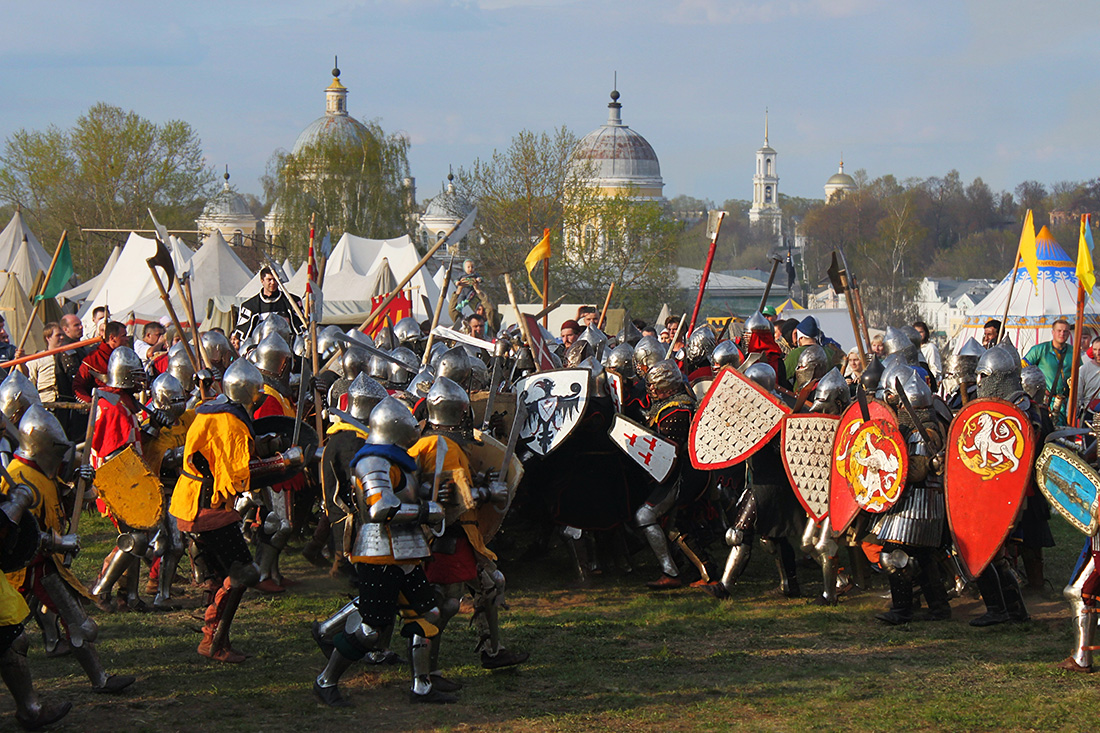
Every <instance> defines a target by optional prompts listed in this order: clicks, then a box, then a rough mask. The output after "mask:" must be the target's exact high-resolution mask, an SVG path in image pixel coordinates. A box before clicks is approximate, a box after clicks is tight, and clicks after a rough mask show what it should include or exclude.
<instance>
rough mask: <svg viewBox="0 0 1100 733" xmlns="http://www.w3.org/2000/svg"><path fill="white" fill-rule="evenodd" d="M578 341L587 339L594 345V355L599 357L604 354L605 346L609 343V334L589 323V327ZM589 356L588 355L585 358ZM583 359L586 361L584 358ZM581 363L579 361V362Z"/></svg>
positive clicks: (586, 340)
mask: <svg viewBox="0 0 1100 733" xmlns="http://www.w3.org/2000/svg"><path fill="white" fill-rule="evenodd" d="M577 341H585V342H587V343H589V344H590V345H591V346H592V356H595V357H596V358H597V359H599V358H600V357H602V356H603V350H604V347H605V346H606V345H607V335H606V334H605V333H604V332H603V331H601V330H600V329H598V328H596V327H595V326H593V325H592V324H591V323H590V324H588V328H586V329H584V331H582V332H581V335H580V336H579V337H578V338H577ZM587 358H588V357H587V356H586V357H585V359H587ZM581 361H584V359H582V360H581ZM578 363H579V362H578Z"/></svg>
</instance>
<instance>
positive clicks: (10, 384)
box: [0, 369, 42, 425]
mask: <svg viewBox="0 0 1100 733" xmlns="http://www.w3.org/2000/svg"><path fill="white" fill-rule="evenodd" d="M41 404H42V397H41V396H40V395H39V394H38V389H37V388H36V387H35V386H34V384H33V383H32V382H31V380H29V379H27V378H26V377H25V376H23V372H21V371H19V370H18V369H12V370H11V371H10V372H8V376H6V377H4V381H3V382H0V412H2V413H4V414H5V415H7V417H8V419H9V420H11V421H12V424H14V425H18V424H19V421H20V420H21V419H22V418H23V414H24V413H25V412H26V411H27V409H28V408H29V407H30V406H31V405H41Z"/></svg>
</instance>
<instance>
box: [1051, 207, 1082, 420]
mask: <svg viewBox="0 0 1100 733" xmlns="http://www.w3.org/2000/svg"><path fill="white" fill-rule="evenodd" d="M1086 216H1087V215H1086ZM1084 332H1085V285H1084V283H1082V282H1081V281H1080V280H1078V281H1077V320H1076V321H1074V322H1073V342H1072V343H1069V344H1066V350H1067V351H1068V352H1069V357H1070V358H1071V359H1073V365H1072V366H1071V367H1070V370H1069V374H1070V376H1069V407H1068V408H1067V409H1068V410H1069V412H1068V415H1069V421H1068V422H1067V423H1066V424H1067V425H1069V426H1070V427H1075V426H1076V425H1077V395H1079V394H1080V391H1079V390H1078V389H1077V373H1078V371H1079V370H1080V367H1081V346H1080V344H1081V339H1082V338H1083V337H1084ZM1054 386H1055V387H1057V386H1058V385H1057V384H1056V385H1054Z"/></svg>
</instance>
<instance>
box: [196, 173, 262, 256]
mask: <svg viewBox="0 0 1100 733" xmlns="http://www.w3.org/2000/svg"><path fill="white" fill-rule="evenodd" d="M195 228H196V229H198V230H199V232H200V234H199V237H200V239H203V238H205V237H206V236H207V235H208V234H212V233H213V232H214V231H215V230H217V231H219V232H221V235H222V236H223V237H224V238H225V241H227V242H229V243H230V244H231V245H233V246H234V247H240V246H243V245H245V244H252V243H253V242H263V241H264V223H263V221H262V220H260V219H259V218H257V216H256V215H255V214H254V213H252V209H251V207H249V205H248V202H247V201H246V200H245V198H244V196H242V195H240V194H239V193H237V192H236V191H234V190H233V189H232V188H231V187H230V186H229V168H228V167H227V168H226V170H225V183H224V184H223V185H222V188H221V190H220V191H218V193H217V194H215V195H214V197H213V198H211V199H210V200H209V201H207V202H206V206H204V207H203V210H202V214H200V215H199V218H198V219H196V220H195Z"/></svg>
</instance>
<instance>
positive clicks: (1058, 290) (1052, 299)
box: [955, 226, 1100, 355]
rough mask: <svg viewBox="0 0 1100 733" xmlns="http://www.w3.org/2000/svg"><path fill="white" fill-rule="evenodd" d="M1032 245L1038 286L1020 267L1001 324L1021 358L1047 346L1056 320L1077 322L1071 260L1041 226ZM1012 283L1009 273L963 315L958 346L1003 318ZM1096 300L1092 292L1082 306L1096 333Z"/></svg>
mask: <svg viewBox="0 0 1100 733" xmlns="http://www.w3.org/2000/svg"><path fill="white" fill-rule="evenodd" d="M1035 244H1036V248H1037V250H1038V253H1039V282H1038V287H1036V284H1035V283H1034V282H1033V281H1032V279H1031V274H1030V273H1029V272H1028V271H1027V268H1026V267H1022V266H1021V267H1020V269H1019V270H1018V271H1017V272H1016V284H1015V285H1014V286H1013V288H1012V303H1011V305H1010V307H1009V309H1008V321H1007V323H1005V334H1006V335H1007V336H1008V337H1009V338H1010V339H1011V340H1012V343H1013V344H1014V345H1015V346H1016V349H1017V351H1019V352H1020V354H1021V355H1024V354H1026V353H1027V350H1028V349H1030V348H1031V347H1032V346H1034V345H1035V344H1037V343H1041V342H1043V341H1049V340H1050V327H1051V324H1052V323H1054V321H1056V320H1057V319H1058V318H1066V319H1068V320H1069V321H1071V322H1072V321H1073V320H1074V319H1075V318H1076V317H1077V274H1076V272H1075V271H1076V266H1075V264H1074V262H1073V260H1071V259H1070V258H1069V255H1067V254H1066V251H1065V250H1064V249H1062V248H1061V246H1059V244H1058V242H1056V241H1055V239H1054V236H1053V235H1052V234H1051V233H1050V230H1049V229H1047V228H1046V227H1045V226H1044V227H1043V228H1042V229H1040V230H1039V233H1038V234H1037V235H1036V236H1035ZM1011 279H1012V273H1011V272H1009V273H1008V274H1006V275H1005V276H1004V278H1003V279H1002V280H1001V281H1000V283H998V284H997V286H996V287H995V288H993V290H992V291H990V293H989V295H987V296H985V298H983V299H982V300H981V302H979V303H978V304H977V305H975V306H974V307H973V308H972V309H971V310H970V312H969V313H967V314H966V317H965V318H964V319H963V325H962V329H961V330H960V332H959V334H958V335H957V336H956V337H955V345H956V346H957V347H958V346H962V344H963V343H965V342H966V340H967V339H968V338H970V337H974V338H975V339H976V340H977V341H978V342H979V343H980V342H981V340H982V335H983V333H982V330H983V328H984V326H985V323H986V321H989V320H992V319H997V320H1001V319H1003V318H1004V315H1005V303H1006V301H1007V300H1008V289H1009V281H1010V280H1011ZM1095 299H1096V291H1095V290H1094V291H1093V293H1092V297H1090V298H1089V299H1088V301H1087V302H1086V303H1085V325H1086V326H1089V327H1091V328H1092V329H1093V330H1098V327H1100V311H1098V310H1097V307H1096V300H1095Z"/></svg>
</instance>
